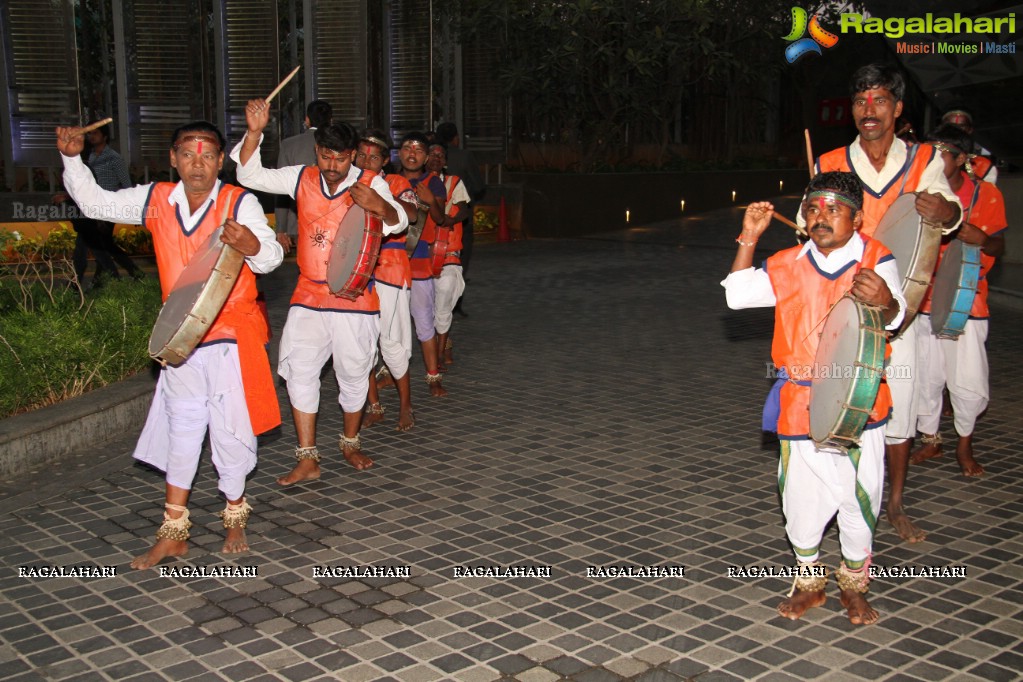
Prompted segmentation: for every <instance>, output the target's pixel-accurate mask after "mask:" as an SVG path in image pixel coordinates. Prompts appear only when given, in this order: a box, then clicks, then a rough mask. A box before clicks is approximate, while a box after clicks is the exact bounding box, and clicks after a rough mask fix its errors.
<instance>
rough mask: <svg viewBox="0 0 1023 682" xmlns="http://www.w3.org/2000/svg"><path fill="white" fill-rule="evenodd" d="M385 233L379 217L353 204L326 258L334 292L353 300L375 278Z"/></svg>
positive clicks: (331, 289) (329, 285)
mask: <svg viewBox="0 0 1023 682" xmlns="http://www.w3.org/2000/svg"><path fill="white" fill-rule="evenodd" d="M383 236H384V233H383V229H382V226H381V223H380V219H379V218H375V217H373V216H371V215H369V214H367V213H366V211H365V210H364V209H363V208H362V207H361V206H358V205H352V207H351V208H349V209H348V212H347V213H345V217H344V218H342V219H341V224H340V225H338V228H337V232H336V233H335V234H334V240H333V242H332V243H331V247H330V256H329V258H328V260H327V287H328V288H329V289H330V293H332V294H334V295H335V296H339V297H341V298H344V299H347V300H349V301H354V300H355V299H357V298H359V296H362V292H363V291H365V290H366V287H367V286H369V282H370V280H371V279H372V278H373V268H375V267H376V264H377V257H378V256H379V255H380V242H381V240H382V239H383Z"/></svg>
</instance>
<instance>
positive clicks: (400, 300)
mask: <svg viewBox="0 0 1023 682" xmlns="http://www.w3.org/2000/svg"><path fill="white" fill-rule="evenodd" d="M377 294H378V295H379V296H380V356H381V357H382V358H383V360H384V364H385V365H387V369H389V370H390V371H391V376H393V377H395V378H396V379H400V378H401V377H403V376H405V375H406V374H407V373H408V363H409V359H410V358H411V357H412V318H411V317H410V314H411V313H410V311H409V298H410V296H411V294H410V293H409V290H408V289H406V288H404V287H402V288H398V287H393V286H390V285H388V284H380V283H379V282H377Z"/></svg>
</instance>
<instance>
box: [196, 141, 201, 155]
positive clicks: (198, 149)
mask: <svg viewBox="0 0 1023 682" xmlns="http://www.w3.org/2000/svg"><path fill="white" fill-rule="evenodd" d="M195 153H196V154H202V140H199V146H198V147H196V148H195Z"/></svg>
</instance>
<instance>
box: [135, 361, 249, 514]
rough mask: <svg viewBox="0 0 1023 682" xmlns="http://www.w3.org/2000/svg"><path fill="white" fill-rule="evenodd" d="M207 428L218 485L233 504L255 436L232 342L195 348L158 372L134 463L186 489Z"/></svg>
mask: <svg viewBox="0 0 1023 682" xmlns="http://www.w3.org/2000/svg"><path fill="white" fill-rule="evenodd" d="M207 428H209V432H210V448H211V450H212V454H213V464H214V466H215V467H216V468H217V475H218V476H219V483H218V487H219V489H220V490H221V492H223V493H224V495H225V496H226V497H227V499H229V500H237V499H239V498H240V497H242V496H243V495H244V494H245V477H246V476H248V474H249V473H250V472H251V471H252V470H253V469H254V468H255V467H256V436H255V434H253V433H252V424H251V422H250V421H249V412H248V408H247V407H246V403H245V388H244V386H243V385H242V375H241V365H240V364H239V362H238V346H237V345H236V344H234V343H215V344H212V345H209V346H203V347H200V348H196V349H195V351H194V352H193V353H192V354H191V355H190V356H188V359H187V360H185V362H183V363H182V364H181V365H179V366H177V367H172V366H168V367H166V368H165V369H163V370H162V371H161V372H160V378H159V380H158V381H157V383H156V393H155V394H154V395H153V403H152V405H151V406H150V408H149V416H148V417H147V418H146V425H145V427H144V428H143V429H142V434H141V435H140V436H139V440H138V444H137V445H136V446H135V454H134V456H135V459H137V460H139V461H141V462H145V463H146V464H149V465H151V466H154V467H156V468H157V469H160V470H161V471H164V472H166V474H167V483H168V484H170V485H172V486H174V487H176V488H183V489H185V490H191V488H192V481H193V480H194V479H195V472H196V470H197V469H198V468H199V455H200V454H201V452H202V443H203V437H204V436H205V435H206V430H207Z"/></svg>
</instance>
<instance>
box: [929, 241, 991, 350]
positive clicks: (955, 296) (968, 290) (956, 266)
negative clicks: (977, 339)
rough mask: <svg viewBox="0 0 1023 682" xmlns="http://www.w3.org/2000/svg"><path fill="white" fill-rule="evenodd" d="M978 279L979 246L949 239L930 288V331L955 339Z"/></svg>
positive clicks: (964, 326)
mask: <svg viewBox="0 0 1023 682" xmlns="http://www.w3.org/2000/svg"><path fill="white" fill-rule="evenodd" d="M979 280H980V247H979V246H977V245H976V244H965V243H963V242H961V241H959V240H958V239H953V240H952V242H951V243H950V244H949V245H948V248H947V249H945V254H944V255H943V256H942V257H941V263H940V264H939V265H938V271H937V272H936V273H935V274H934V288H933V289H932V290H931V331H933V332H934V333H935V335H937V336H938V337H939V338H942V339H958V338H959V335H960V334H962V333H963V330H964V329H965V328H966V321H967V320H968V319H970V310H972V309H973V299H974V298H975V297H976V296H977V284H978V283H979Z"/></svg>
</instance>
